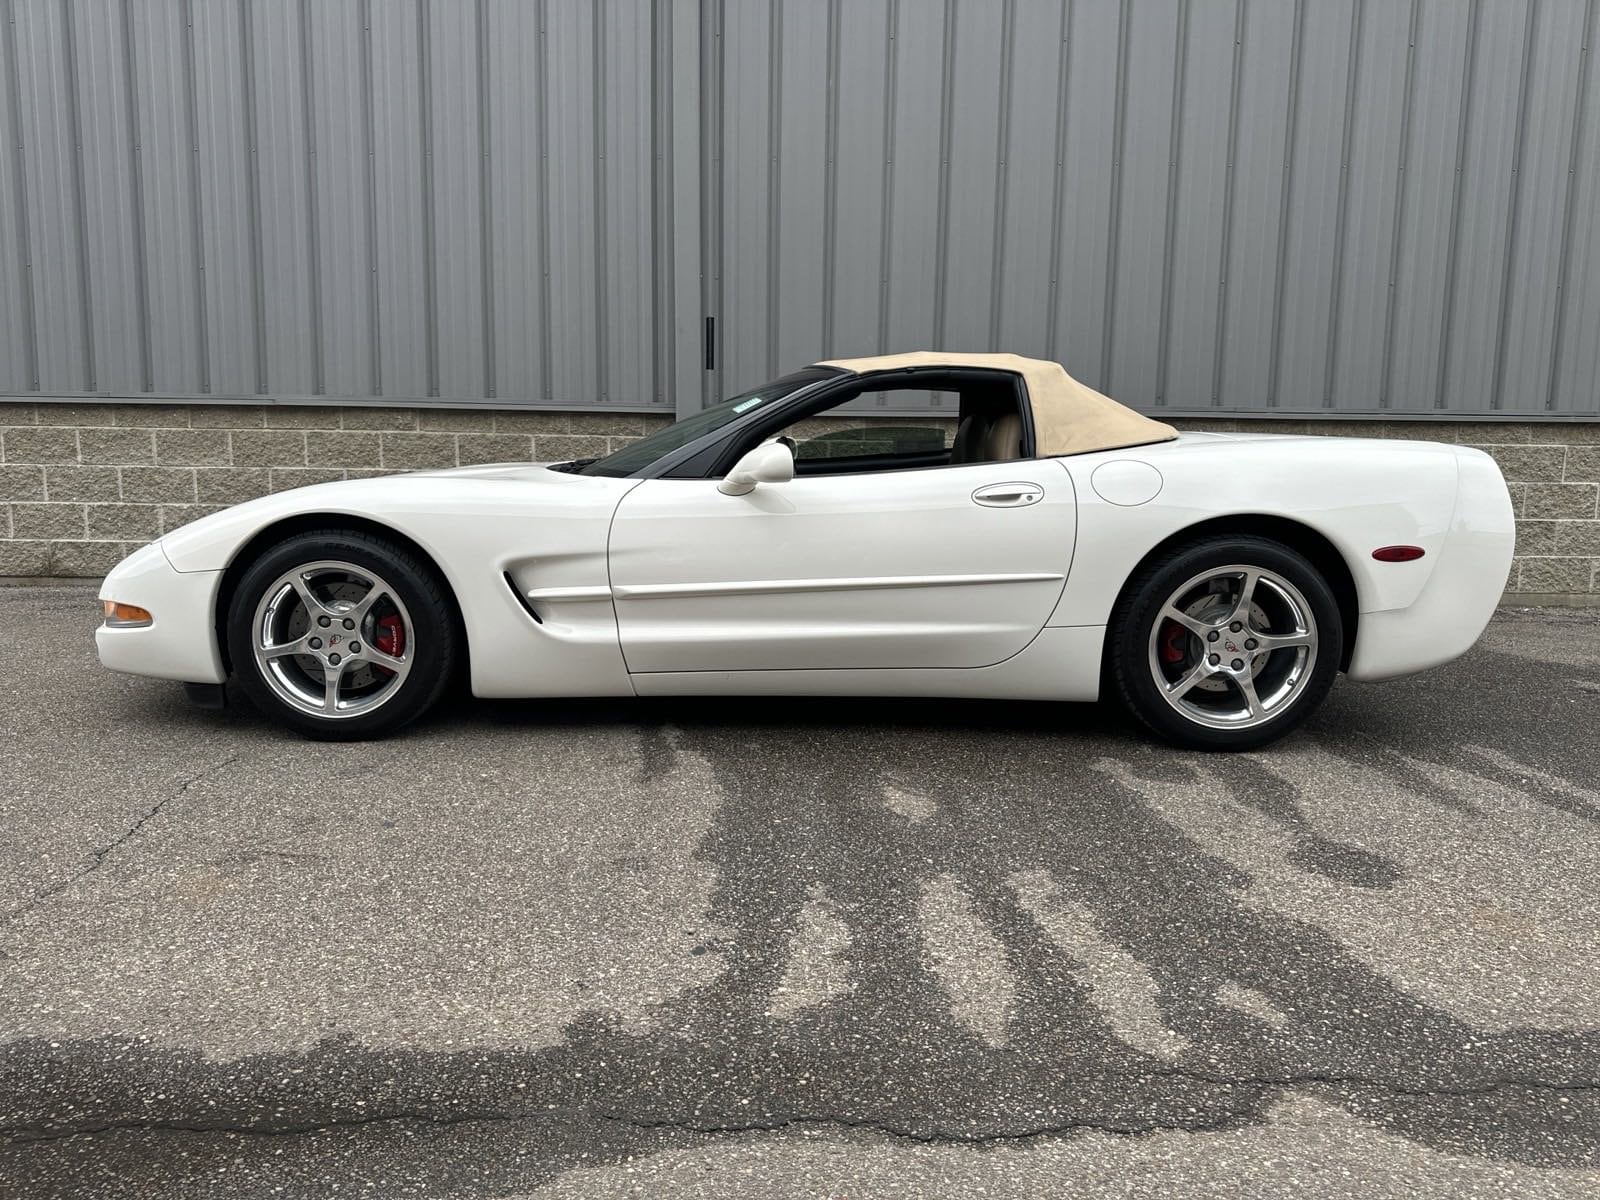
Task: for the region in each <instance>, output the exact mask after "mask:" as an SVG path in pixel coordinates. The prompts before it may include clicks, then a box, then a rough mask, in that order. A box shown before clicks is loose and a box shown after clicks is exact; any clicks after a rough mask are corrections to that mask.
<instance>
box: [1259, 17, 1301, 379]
mask: <svg viewBox="0 0 1600 1200" xmlns="http://www.w3.org/2000/svg"><path fill="white" fill-rule="evenodd" d="M1305 6H1306V0H1295V4H1294V31H1293V33H1292V34H1291V41H1292V43H1293V45H1292V49H1291V50H1290V54H1289V119H1288V120H1287V121H1286V122H1285V123H1284V129H1283V191H1282V192H1281V193H1280V194H1279V197H1278V257H1277V261H1276V262H1275V263H1274V264H1273V279H1272V334H1271V338H1272V341H1271V343H1270V344H1269V345H1268V346H1267V357H1268V364H1267V407H1268V408H1277V407H1278V393H1279V389H1280V387H1281V382H1282V371H1283V290H1284V285H1285V282H1286V280H1287V278H1288V274H1289V271H1288V266H1289V223H1290V220H1291V218H1292V215H1293V213H1294V206H1293V205H1292V204H1291V203H1290V201H1291V198H1292V197H1293V194H1294V158H1295V155H1294V149H1295V141H1294V139H1295V134H1296V133H1297V132H1298V131H1299V128H1300V64H1301V61H1302V59H1303V58H1304V55H1305V15H1306V7H1305Z"/></svg>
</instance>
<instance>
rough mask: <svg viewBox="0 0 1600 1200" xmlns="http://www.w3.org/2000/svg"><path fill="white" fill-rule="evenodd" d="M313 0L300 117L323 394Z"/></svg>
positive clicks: (316, 376)
mask: <svg viewBox="0 0 1600 1200" xmlns="http://www.w3.org/2000/svg"><path fill="white" fill-rule="evenodd" d="M310 5H311V0H300V12H299V18H300V29H299V33H300V78H301V80H302V81H303V82H304V84H305V96H304V97H303V98H302V101H301V104H300V120H301V122H302V126H303V130H304V137H305V141H306V260H307V264H306V265H307V282H308V283H309V285H310V288H309V291H310V297H309V299H310V304H309V305H308V306H307V307H308V308H309V309H310V311H309V312H308V313H307V314H306V317H307V320H308V321H309V322H310V325H311V391H312V394H313V395H317V396H320V395H322V394H323V393H324V392H326V391H327V390H328V385H327V366H326V363H325V362H324V361H323V348H322V234H321V229H320V227H319V222H318V220H317V122H316V102H317V91H316V78H315V72H314V71H313V70H312V62H311V9H310Z"/></svg>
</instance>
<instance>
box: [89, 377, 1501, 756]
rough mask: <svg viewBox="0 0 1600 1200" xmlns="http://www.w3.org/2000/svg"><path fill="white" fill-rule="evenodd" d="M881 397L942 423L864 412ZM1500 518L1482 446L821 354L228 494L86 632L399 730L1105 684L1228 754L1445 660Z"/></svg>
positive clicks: (1474, 604)
mask: <svg viewBox="0 0 1600 1200" xmlns="http://www.w3.org/2000/svg"><path fill="white" fill-rule="evenodd" d="M905 390H912V391H915V392H919V393H927V392H935V393H940V394H943V395H945V396H948V397H952V398H953V400H954V403H953V404H952V406H951V408H950V411H952V412H953V414H954V415H955V416H956V418H957V419H956V420H955V421H954V422H952V423H950V425H949V427H948V428H947V427H946V426H945V425H942V424H940V423H937V422H928V421H915V420H907V421H905V422H904V423H903V424H900V425H895V424H893V423H885V421H883V420H882V419H877V420H873V419H870V416H869V414H870V405H871V404H872V403H873V402H874V400H875V398H877V397H879V396H880V394H882V393H886V392H893V391H905ZM858 399H860V400H862V402H863V404H865V405H868V406H869V408H868V411H867V413H862V412H860V411H859V409H860V408H861V406H860V405H858V406H856V407H855V408H843V409H842V406H845V405H848V404H850V402H851V401H855V400H858ZM841 409H842V411H841ZM824 414H831V417H832V419H819V418H823V417H824ZM313 436H315V435H313ZM1514 536H1515V532H1514V526H1513V520H1512V510H1511V500H1510V497H1509V495H1508V494H1507V490H1506V486H1505V483H1504V481H1503V480H1502V478H1501V475H1500V472H1499V469H1498V468H1497V467H1496V466H1495V464H1494V462H1493V460H1492V459H1490V458H1489V457H1488V456H1487V455H1485V454H1483V453H1481V452H1479V451H1477V450H1471V449H1467V448H1464V447H1459V446H1446V445H1438V444H1434V443H1431V442H1411V441H1389V440H1382V441H1377V440H1371V441H1369V440H1355V439H1344V438H1329V437H1291V436H1267V435H1243V434H1239V435H1235V434H1215V433H1185V434H1182V435H1179V434H1178V433H1177V432H1176V431H1175V430H1174V429H1172V428H1171V427H1170V426H1167V425H1164V424H1161V423H1160V422H1157V421H1152V420H1150V419H1148V418H1146V417H1143V416H1141V415H1139V414H1138V413H1135V412H1133V411H1132V410H1130V409H1127V408H1124V407H1122V406H1121V405H1119V404H1117V403H1116V402H1115V401H1112V400H1110V399H1108V398H1107V397H1105V396H1102V395H1100V394H1099V393H1098V392H1095V391H1093V390H1092V389H1090V388H1087V387H1085V386H1083V385H1082V384H1080V383H1078V382H1076V381H1075V380H1073V379H1072V378H1071V377H1069V376H1068V375H1067V373H1066V372H1065V371H1064V370H1062V368H1061V367H1060V366H1059V365H1057V364H1055V363H1050V362H1040V361H1035V360H1031V359H1025V358H1018V357H1015V356H1011V355H977V354H974V355H959V354H927V353H921V354H909V355H898V356H893V357H884V358H867V359H853V360H847V361H837V362H828V363H820V364H818V365H816V366H812V367H808V368H806V369H805V370H802V371H797V372H795V373H794V374H792V375H788V376H785V377H784V378H782V379H779V380H776V381H775V382H773V383H771V384H769V385H767V386H766V387H762V388H758V389H756V390H755V391H752V392H748V393H746V394H744V395H741V396H736V397H734V398H733V399H731V400H728V401H726V402H725V403H722V404H719V405H717V406H715V407H713V408H709V409H706V410H705V411H704V412H701V413H697V414H696V415H694V416H692V417H689V418H687V419H685V420H682V421H679V422H678V423H677V424H675V425H672V426H670V427H668V428H666V429H664V430H662V431H660V432H659V433H656V434H655V435H653V436H651V437H647V438H644V439H642V440H640V441H637V442H634V443H632V444H630V445H627V446H625V447H624V448H623V449H621V450H619V451H617V452H616V453H614V454H612V455H610V456H608V457H606V458H601V459H597V460H593V461H579V462H566V463H551V464H546V465H542V466H534V465H529V464H525V463H518V464H505V465H500V466H487V467H464V468H461V469H459V470H445V471H420V472H415V473H412V474H408V475H394V476H388V477H384V478H375V479H357V480H350V481H348V482H344V483H327V484H319V485H316V486H313V487H306V488H300V489H298V490H296V491H291V492H283V493H280V494H278V495H273V496H266V497H262V498H261V499H259V500H252V501H250V502H249V503H246V504H240V505H237V506H236V507H234V508H230V509H228V510H226V511H225V512H220V513H216V514H213V515H212V516H209V517H205V518H203V519H201V520H199V521H196V522H194V523H193V524H191V525H187V526H185V527H184V528H182V529H179V530H176V531H175V532H172V533H169V534H167V535H166V536H165V537H164V538H162V539H161V540H160V541H159V542H157V543H155V544H154V545H150V546H146V547H145V548H144V549H142V550H140V551H138V552H137V553H136V554H133V555H131V556H130V557H129V558H128V559H126V560H125V561H124V562H122V563H121V564H120V565H119V566H117V568H116V569H115V570H113V571H112V572H111V574H110V575H109V576H107V578H106V580H105V584H104V586H103V587H102V589H101V593H100V596H101V600H102V601H103V603H104V607H105V613H106V616H105V622H104V624H103V625H102V626H101V627H100V629H99V631H98V633H97V635H96V641H97V643H98V647H99V652H100V660H101V662H102V663H104V664H105V665H106V666H107V667H110V668H113V669H115V670H119V671H129V672H133V673H135V674H140V675H152V676H155V677H157V678H161V679H174V680H181V681H183V682H185V683H187V684H189V685H191V691H193V692H195V693H196V694H197V696H198V697H199V698H201V699H210V700H217V699H220V695H221V685H223V684H224V683H225V682H226V681H227V680H228V679H229V678H230V676H231V677H232V679H233V680H234V682H235V683H236V684H237V685H238V686H239V687H241V688H243V690H244V691H245V692H246V693H247V694H248V695H249V696H250V698H251V699H252V700H253V701H254V702H255V704H256V705H258V706H259V707H260V708H262V709H264V710H265V711H267V712H270V713H272V714H275V715H276V716H277V717H278V718H279V719H281V720H282V721H283V722H284V723H285V724H287V725H289V726H291V727H293V728H294V729H297V730H299V731H300V732H302V733H305V734H309V735H311V736H313V737H323V738H361V737H371V736H375V735H379V734H384V733H388V732H390V731H392V730H395V729H398V728H399V727H401V726H403V725H404V724H406V723H407V722H408V721H411V720H413V719H414V718H416V717H417V716H419V715H420V714H421V713H423V712H425V711H426V710H427V709H428V708H429V707H430V706H431V705H432V704H434V703H435V702H436V701H437V700H438V699H439V697H440V695H441V694H442V693H443V692H444V689H445V686H446V684H447V683H448V682H449V681H450V679H451V677H452V676H454V675H455V674H456V673H457V672H464V673H465V674H466V676H467V678H468V679H469V680H470V684H471V688H472V691H473V692H474V693H475V694H476V695H479V696H522V697H530V696H542V697H550V696H632V695H640V696H677V695H708V694H719V695H852V696H861V695H869V696H965V697H1014V698H1027V699H1036V700H1094V699H1096V698H1097V697H1099V696H1101V695H1102V694H1103V693H1104V692H1110V693H1111V694H1113V695H1115V696H1116V697H1117V698H1118V699H1119V700H1120V701H1121V702H1122V703H1123V704H1124V705H1126V707H1127V708H1128V709H1129V710H1130V711H1131V712H1132V713H1133V714H1134V715H1136V716H1137V717H1138V718H1139V719H1140V720H1142V721H1143V722H1144V723H1145V724H1146V725H1148V726H1149V727H1150V728H1151V729H1153V730H1154V731H1155V732H1156V733H1158V734H1160V735H1161V736H1162V737H1165V738H1167V739H1169V740H1171V741H1173V742H1177V743H1179V744H1182V745H1187V746H1195V747H1211V748H1225V749H1240V748H1245V747H1250V746H1258V745H1261V744H1263V743H1265V742H1268V741H1270V740H1272V739H1274V738H1277V737H1280V736H1281V735H1283V734H1284V733H1286V732H1287V731H1288V730H1290V729H1292V728H1293V727H1294V726H1295V725H1297V724H1298V723H1299V722H1301V721H1302V720H1304V719H1305V718H1306V717H1307V716H1308V715H1309V714H1310V713H1311V712H1312V710H1313V709H1315V708H1316V706H1317V705H1318V704H1319V703H1320V702H1321V701H1322V699H1323V697H1324V696H1325V695H1326V694H1327V692H1328V689H1329V687H1330V686H1332V684H1333V679H1334V676H1335V675H1337V674H1338V673H1339V672H1340V671H1341V670H1342V671H1345V672H1346V673H1348V674H1349V675H1350V676H1351V677H1353V678H1355V679H1365V680H1373V679H1385V678H1389V677H1392V676H1396V675H1404V674H1406V673H1408V672H1413V671H1420V670H1422V669H1424V668H1427V667H1431V666H1434V665H1436V664H1438V663H1442V662H1446V661H1447V660H1449V659H1452V658H1454V657H1456V656H1457V655H1459V654H1461V653H1462V652H1463V651H1465V650H1466V649H1467V648H1468V647H1470V646H1471V645H1472V644H1473V642H1474V641H1475V640H1476V639H1477V637H1478V635H1479V634H1480V633H1481V632H1482V631H1483V628H1484V625H1485V624H1486V623H1487V622H1488V620H1489V617H1490V615H1491V613H1492V612H1493V610H1494V607H1495V603H1496V601H1497V600H1498V599H1499V597H1500V594H1501V590H1502V588H1503V587H1504V586H1505V581H1506V576H1507V572H1508V570H1509V568H1510V563H1511V554H1512V547H1513V542H1514Z"/></svg>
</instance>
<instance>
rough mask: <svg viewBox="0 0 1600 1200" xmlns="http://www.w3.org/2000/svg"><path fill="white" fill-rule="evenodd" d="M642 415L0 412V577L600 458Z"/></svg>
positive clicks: (183, 409)
mask: <svg viewBox="0 0 1600 1200" xmlns="http://www.w3.org/2000/svg"><path fill="white" fill-rule="evenodd" d="M662 423H663V421H662V418H659V417H652V416H645V415H628V414H616V415H611V414H605V413H530V412H491V411H478V410H466V409H407V408H350V407H343V406H326V407H324V406H317V407H289V406H277V405H249V406H233V405H171V406H168V405H150V404H111V403H104V404H28V403H15V402H9V401H0V577H11V578H18V577H21V578H39V577H57V578H97V577H99V576H101V575H104V574H105V573H106V572H107V571H109V570H110V569H111V568H112V566H114V565H115V564H116V563H117V561H118V560H119V559H121V558H122V557H123V556H124V555H126V554H128V553H130V552H132V551H133V550H134V549H136V548H137V547H138V546H140V545H142V544H144V543H145V542H148V541H152V540H153V539H155V538H158V537H160V536H161V535H162V534H163V533H166V532H168V531H169V530H172V529H176V528H177V527H178V526H179V525H183V524H185V523H186V522H189V521H192V520H194V519H195V518H196V517H199V516H203V515H204V514H206V513H209V512H214V511H215V510H216V509H218V508H224V507H226V506H228V505H230V504H237V503H239V502H240V501H241V500H249V499H252V498H254V497H256V496H263V495H266V494H267V493H269V492H279V491H283V490H285V489H286V488H292V487H300V486H302V485H304V484H308V483H321V482H323V481H325V480H330V479H350V478H357V477H359V476H363V475H385V474H389V473H392V472H395V471H414V470H419V469H422V468H426V467H454V466H472V465H476V464H478V463H490V462H508V461H518V460H543V461H551V460H555V459H563V458H584V457H589V456H593V455H603V454H609V453H610V452H611V451H613V450H616V449H618V448H619V447H620V446H622V445H623V444H624V443H626V442H629V441H633V440H636V439H637V438H639V437H641V436H642V435H643V434H644V433H645V432H646V430H647V429H649V428H655V427H658V426H660V425H661V424H662Z"/></svg>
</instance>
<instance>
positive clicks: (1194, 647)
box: [1159, 592, 1271, 692]
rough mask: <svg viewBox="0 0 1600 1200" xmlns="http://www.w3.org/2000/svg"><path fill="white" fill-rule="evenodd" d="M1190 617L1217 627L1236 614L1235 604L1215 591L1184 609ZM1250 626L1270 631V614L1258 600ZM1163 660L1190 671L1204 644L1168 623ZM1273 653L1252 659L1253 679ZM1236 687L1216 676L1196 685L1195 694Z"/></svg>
mask: <svg viewBox="0 0 1600 1200" xmlns="http://www.w3.org/2000/svg"><path fill="white" fill-rule="evenodd" d="M1183 611H1184V612H1185V613H1186V614H1187V615H1189V616H1191V617H1193V618H1195V619H1196V620H1197V621H1203V622H1205V623H1206V624H1207V625H1214V624H1216V623H1217V622H1219V621H1221V620H1222V619H1223V618H1224V617H1226V616H1227V615H1228V614H1229V613H1231V612H1233V601H1232V600H1230V599H1229V598H1228V597H1227V596H1225V595H1223V594H1221V593H1219V592H1212V593H1209V594H1207V595H1204V596H1201V597H1200V598H1199V599H1198V600H1195V601H1193V602H1192V603H1191V604H1189V605H1188V606H1187V607H1186V608H1185V609H1184V610H1183ZM1250 624H1251V625H1253V626H1254V627H1255V628H1257V629H1259V630H1261V631H1263V632H1265V631H1266V630H1267V629H1268V621H1267V614H1266V612H1265V611H1263V609H1262V607H1261V605H1259V604H1257V603H1256V602H1255V601H1253V600H1252V601H1251V602H1250ZM1159 643H1160V647H1161V657H1162V660H1163V661H1165V662H1168V663H1171V664H1172V665H1174V666H1176V667H1178V668H1179V669H1180V671H1187V670H1188V669H1189V668H1190V667H1191V666H1193V665H1194V664H1195V663H1197V662H1199V661H1200V656H1201V655H1204V654H1205V653H1206V651H1205V646H1204V643H1203V642H1201V641H1200V639H1199V638H1198V637H1196V636H1195V635H1194V634H1193V633H1191V632H1190V631H1189V630H1187V629H1185V628H1184V627H1183V626H1182V625H1180V624H1178V623H1177V622H1176V621H1168V622H1166V623H1165V624H1164V625H1163V626H1162V627H1161V633H1160V635H1159ZM1270 653H1271V652H1270V651H1267V650H1263V651H1262V652H1261V653H1260V654H1257V655H1255V656H1254V657H1253V658H1251V660H1250V677H1251V678H1252V679H1254V678H1255V677H1256V676H1257V675H1258V674H1260V672H1261V668H1262V667H1263V666H1265V665H1266V662H1267V656H1268V655H1269V654H1270ZM1232 686H1233V685H1232V684H1230V683H1229V682H1228V681H1227V680H1226V679H1223V678H1219V677H1216V676H1213V677H1212V678H1210V679H1202V680H1201V681H1200V682H1199V683H1197V684H1195V685H1194V690H1195V691H1202V692H1225V691H1227V690H1228V689H1229V688H1231V687H1232Z"/></svg>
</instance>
